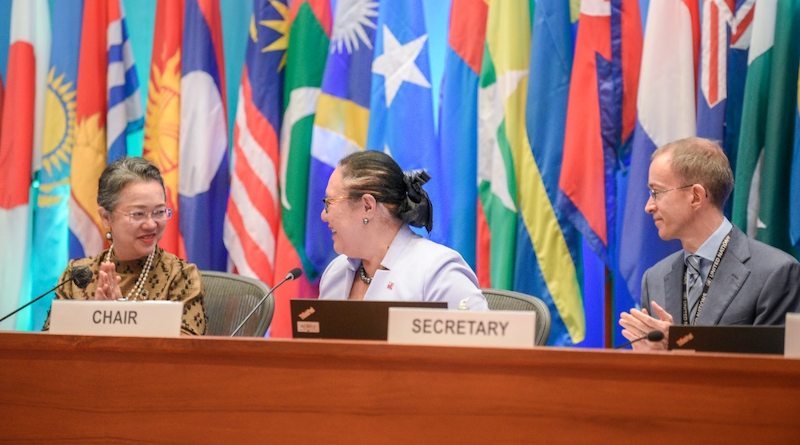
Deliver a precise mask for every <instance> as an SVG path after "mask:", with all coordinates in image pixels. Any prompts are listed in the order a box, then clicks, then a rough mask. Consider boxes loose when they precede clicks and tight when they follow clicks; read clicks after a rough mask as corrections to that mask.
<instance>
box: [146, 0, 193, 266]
mask: <svg viewBox="0 0 800 445" xmlns="http://www.w3.org/2000/svg"><path fill="white" fill-rule="evenodd" d="M182 39H183V3H182V2H178V1H160V2H158V4H157V7H156V19H155V31H154V35H153V56H152V61H151V63H150V83H149V86H148V93H147V116H146V117H145V129H144V153H143V156H144V158H145V159H147V160H149V161H150V162H152V163H153V164H155V165H156V167H158V169H159V170H160V171H161V176H162V177H163V178H164V187H165V189H166V191H167V207H170V208H172V218H170V219H169V220H167V226H166V228H165V229H164V236H163V237H162V238H161V241H159V243H158V244H159V246H161V247H162V248H163V249H165V250H167V251H169V252H172V253H173V254H175V255H177V256H179V257H181V258H186V249H185V246H184V242H183V238H182V237H181V233H180V227H179V226H180V220H181V209H180V207H179V203H178V159H179V140H178V138H179V134H180V122H181V41H182Z"/></svg>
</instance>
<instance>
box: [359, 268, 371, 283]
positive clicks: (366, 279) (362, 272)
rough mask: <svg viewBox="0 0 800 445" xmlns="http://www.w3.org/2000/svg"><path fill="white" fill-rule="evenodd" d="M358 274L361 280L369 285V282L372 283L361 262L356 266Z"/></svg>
mask: <svg viewBox="0 0 800 445" xmlns="http://www.w3.org/2000/svg"><path fill="white" fill-rule="evenodd" d="M358 275H359V277H360V278H361V281H363V282H364V283H365V284H367V285H369V283H372V277H368V276H367V272H366V271H365V270H364V265H363V264H362V265H361V266H359V268H358Z"/></svg>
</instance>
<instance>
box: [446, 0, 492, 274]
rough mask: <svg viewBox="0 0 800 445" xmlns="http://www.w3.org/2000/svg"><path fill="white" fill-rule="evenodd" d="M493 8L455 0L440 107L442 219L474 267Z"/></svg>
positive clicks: (452, 242)
mask: <svg viewBox="0 0 800 445" xmlns="http://www.w3.org/2000/svg"><path fill="white" fill-rule="evenodd" d="M488 9H489V7H488V5H487V4H486V2H485V1H483V0H456V1H454V2H453V3H452V5H451V9H450V35H449V38H448V42H447V54H446V56H445V63H444V65H445V68H444V72H445V74H444V80H443V81H442V100H441V103H440V107H439V147H440V153H441V154H440V156H441V166H442V168H441V170H440V172H439V175H440V177H439V179H440V181H439V184H440V186H441V192H442V197H443V198H444V199H442V200H441V201H440V202H437V203H436V206H437V209H436V212H435V213H436V214H437V215H447V216H445V217H444V218H443V220H447V221H449V227H444V228H445V233H444V235H445V237H444V240H443V243H444V244H445V245H447V246H449V247H451V248H453V249H455V250H457V251H458V252H459V253H461V256H463V257H464V260H466V262H467V263H468V264H469V265H470V267H472V268H473V269H475V267H476V262H475V256H476V244H475V239H476V236H477V217H478V215H477V201H478V189H477V176H478V165H477V164H478V129H477V126H476V125H475V123H476V122H478V83H479V81H480V73H481V60H482V59H483V45H484V39H485V37H486V15H487V13H488Z"/></svg>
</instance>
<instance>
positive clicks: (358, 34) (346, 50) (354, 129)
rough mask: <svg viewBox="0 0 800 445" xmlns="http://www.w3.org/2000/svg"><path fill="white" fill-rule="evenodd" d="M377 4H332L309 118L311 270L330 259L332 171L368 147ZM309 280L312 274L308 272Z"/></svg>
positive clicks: (347, 0) (356, 0) (344, 0)
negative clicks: (326, 206)
mask: <svg viewBox="0 0 800 445" xmlns="http://www.w3.org/2000/svg"><path fill="white" fill-rule="evenodd" d="M377 17H378V2H377V1H373V2H364V1H362V0H340V1H339V2H338V3H337V6H336V14H335V15H334V19H333V35H332V37H331V44H330V49H329V51H328V60H327V62H326V64H325V74H324V77H323V79H322V91H321V93H320V96H319V102H318V104H317V111H316V116H315V117H314V132H313V137H312V140H311V165H310V166H309V175H308V203H309V205H308V209H307V212H306V239H305V247H306V253H307V254H308V259H309V261H310V262H311V264H312V265H313V266H314V270H313V272H314V273H315V274H321V273H322V272H323V271H324V270H325V268H326V267H327V266H328V263H330V262H331V261H332V260H333V259H334V258H336V252H335V251H334V250H333V239H332V238H331V231H330V229H328V224H327V223H325V222H323V221H322V220H321V219H320V211H321V206H320V204H319V203H321V202H322V199H323V198H325V188H326V187H327V185H328V179H329V178H330V176H331V174H332V173H333V170H334V169H335V168H336V165H337V164H338V162H339V160H340V159H341V158H343V157H344V156H347V155H348V154H350V153H354V152H356V151H358V150H364V149H365V148H366V146H367V126H368V125H369V103H370V84H371V77H372V74H371V67H372V58H373V48H374V47H375V28H376V25H375V22H376V19H377ZM308 275H309V278H310V279H314V278H315V277H316V275H312V271H308Z"/></svg>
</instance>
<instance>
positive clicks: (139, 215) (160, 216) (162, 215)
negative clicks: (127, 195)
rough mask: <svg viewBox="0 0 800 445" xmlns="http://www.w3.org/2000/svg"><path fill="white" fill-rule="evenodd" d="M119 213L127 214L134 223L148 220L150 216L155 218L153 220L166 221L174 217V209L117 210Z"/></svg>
mask: <svg viewBox="0 0 800 445" xmlns="http://www.w3.org/2000/svg"><path fill="white" fill-rule="evenodd" d="M117 213H119V214H122V215H127V216H128V220H130V222H131V223H132V224H141V223H143V222H145V221H147V219H148V218H153V221H157V222H161V221H166V220H168V219H170V218H172V209H158V210H153V211H152V212H130V213H125V212H119V211H117Z"/></svg>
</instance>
